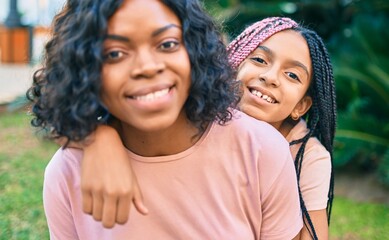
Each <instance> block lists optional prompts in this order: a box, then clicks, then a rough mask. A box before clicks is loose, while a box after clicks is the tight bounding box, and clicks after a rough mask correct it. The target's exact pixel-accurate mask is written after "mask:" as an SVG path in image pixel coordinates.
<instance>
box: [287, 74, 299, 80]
mask: <svg viewBox="0 0 389 240" xmlns="http://www.w3.org/2000/svg"><path fill="white" fill-rule="evenodd" d="M286 75H288V76H289V77H290V78H292V79H294V80H297V81H299V82H300V78H299V77H298V76H297V75H296V74H294V73H292V72H287V73H286Z"/></svg>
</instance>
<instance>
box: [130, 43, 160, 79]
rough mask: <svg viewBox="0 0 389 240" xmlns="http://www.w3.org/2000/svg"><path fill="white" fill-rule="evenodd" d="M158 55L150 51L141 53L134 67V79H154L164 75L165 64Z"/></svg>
mask: <svg viewBox="0 0 389 240" xmlns="http://www.w3.org/2000/svg"><path fill="white" fill-rule="evenodd" d="M156 55H157V54H153V53H152V52H151V51H149V50H143V51H139V52H138V53H137V54H136V57H135V61H134V65H133V66H132V67H133V69H132V71H131V77H132V78H134V79H139V78H152V77H154V76H155V75H157V74H159V73H162V72H163V70H164V69H165V63H164V62H163V61H162V60H160V59H159V58H158V57H157V56H156Z"/></svg>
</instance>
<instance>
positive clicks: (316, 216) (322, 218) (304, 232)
mask: <svg viewBox="0 0 389 240" xmlns="http://www.w3.org/2000/svg"><path fill="white" fill-rule="evenodd" d="M308 213H309V216H310V217H311V221H312V223H313V226H314V228H315V231H316V235H317V238H318V239H320V240H321V239H323V240H326V239H328V223H327V210H326V209H322V210H316V211H308ZM308 229H309V230H310V228H309V225H306V224H304V227H303V229H301V232H300V240H311V239H312V237H311V235H310V234H309V230H308Z"/></svg>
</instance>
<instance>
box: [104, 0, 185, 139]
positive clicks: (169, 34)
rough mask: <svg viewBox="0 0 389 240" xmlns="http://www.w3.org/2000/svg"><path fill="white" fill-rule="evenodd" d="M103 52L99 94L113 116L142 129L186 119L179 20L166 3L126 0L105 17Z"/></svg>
mask: <svg viewBox="0 0 389 240" xmlns="http://www.w3.org/2000/svg"><path fill="white" fill-rule="evenodd" d="M103 54H104V58H105V62H104V64H103V69H102V83H103V84H102V92H101V97H102V100H103V102H104V104H105V105H106V107H107V108H108V110H109V112H110V113H111V114H112V115H114V116H115V117H117V118H118V119H120V120H121V121H122V122H124V123H126V124H128V126H130V127H132V128H135V129H138V130H140V131H143V132H151V131H157V130H163V129H165V128H167V127H171V126H172V125H173V124H174V123H175V122H176V121H177V119H186V118H185V117H183V116H184V113H183V112H184V111H183V106H184V103H185V101H186V99H187V98H188V94H189V87H190V83H191V80H190V71H191V66H190V61H189V57H188V53H187V51H186V48H185V46H184V44H183V37H182V30H181V22H180V20H179V19H178V17H177V16H176V15H175V14H174V13H173V12H172V11H171V10H170V9H169V8H168V7H166V6H165V5H163V4H162V3H161V2H160V1H157V0H125V1H124V2H123V5H122V6H121V7H120V8H119V9H118V10H117V11H116V12H115V14H114V15H113V16H112V17H111V18H110V19H109V21H108V34H107V37H106V40H105V41H104V49H103ZM179 116H181V117H179Z"/></svg>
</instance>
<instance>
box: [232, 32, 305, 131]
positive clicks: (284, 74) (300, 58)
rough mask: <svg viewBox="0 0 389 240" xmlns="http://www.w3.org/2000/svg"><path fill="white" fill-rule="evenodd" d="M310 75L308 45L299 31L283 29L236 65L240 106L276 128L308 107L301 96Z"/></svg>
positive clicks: (298, 115) (300, 114) (303, 94)
mask: <svg viewBox="0 0 389 240" xmlns="http://www.w3.org/2000/svg"><path fill="white" fill-rule="evenodd" d="M311 76H312V65H311V59H310V55H309V49H308V45H307V43H306V41H305V39H304V38H303V37H302V36H301V35H300V33H298V32H296V31H293V30H284V31H281V32H279V33H276V34H275V35H273V36H271V37H270V38H268V39H267V40H266V41H264V42H263V43H262V44H261V45H260V46H259V47H258V48H257V49H256V50H255V51H254V52H253V53H252V54H250V55H249V56H248V57H247V59H245V60H244V61H243V63H242V64H241V65H240V66H239V69H238V76H237V79H238V80H241V81H242V82H243V88H244V90H243V97H242V99H241V102H240V104H239V105H240V109H241V110H242V111H243V112H245V113H246V114H248V115H250V116H252V117H254V118H256V119H259V120H263V121H266V122H268V123H270V124H272V125H273V126H274V127H276V128H277V129H280V126H281V124H282V122H283V121H284V120H285V119H286V118H287V117H288V116H290V115H291V116H292V117H297V118H298V117H301V116H302V115H303V114H304V113H305V112H306V111H308V109H309V108H310V106H311V104H312V101H311V98H310V97H308V96H306V97H304V96H305V93H306V92H307V90H308V87H309V84H310V81H311Z"/></svg>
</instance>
